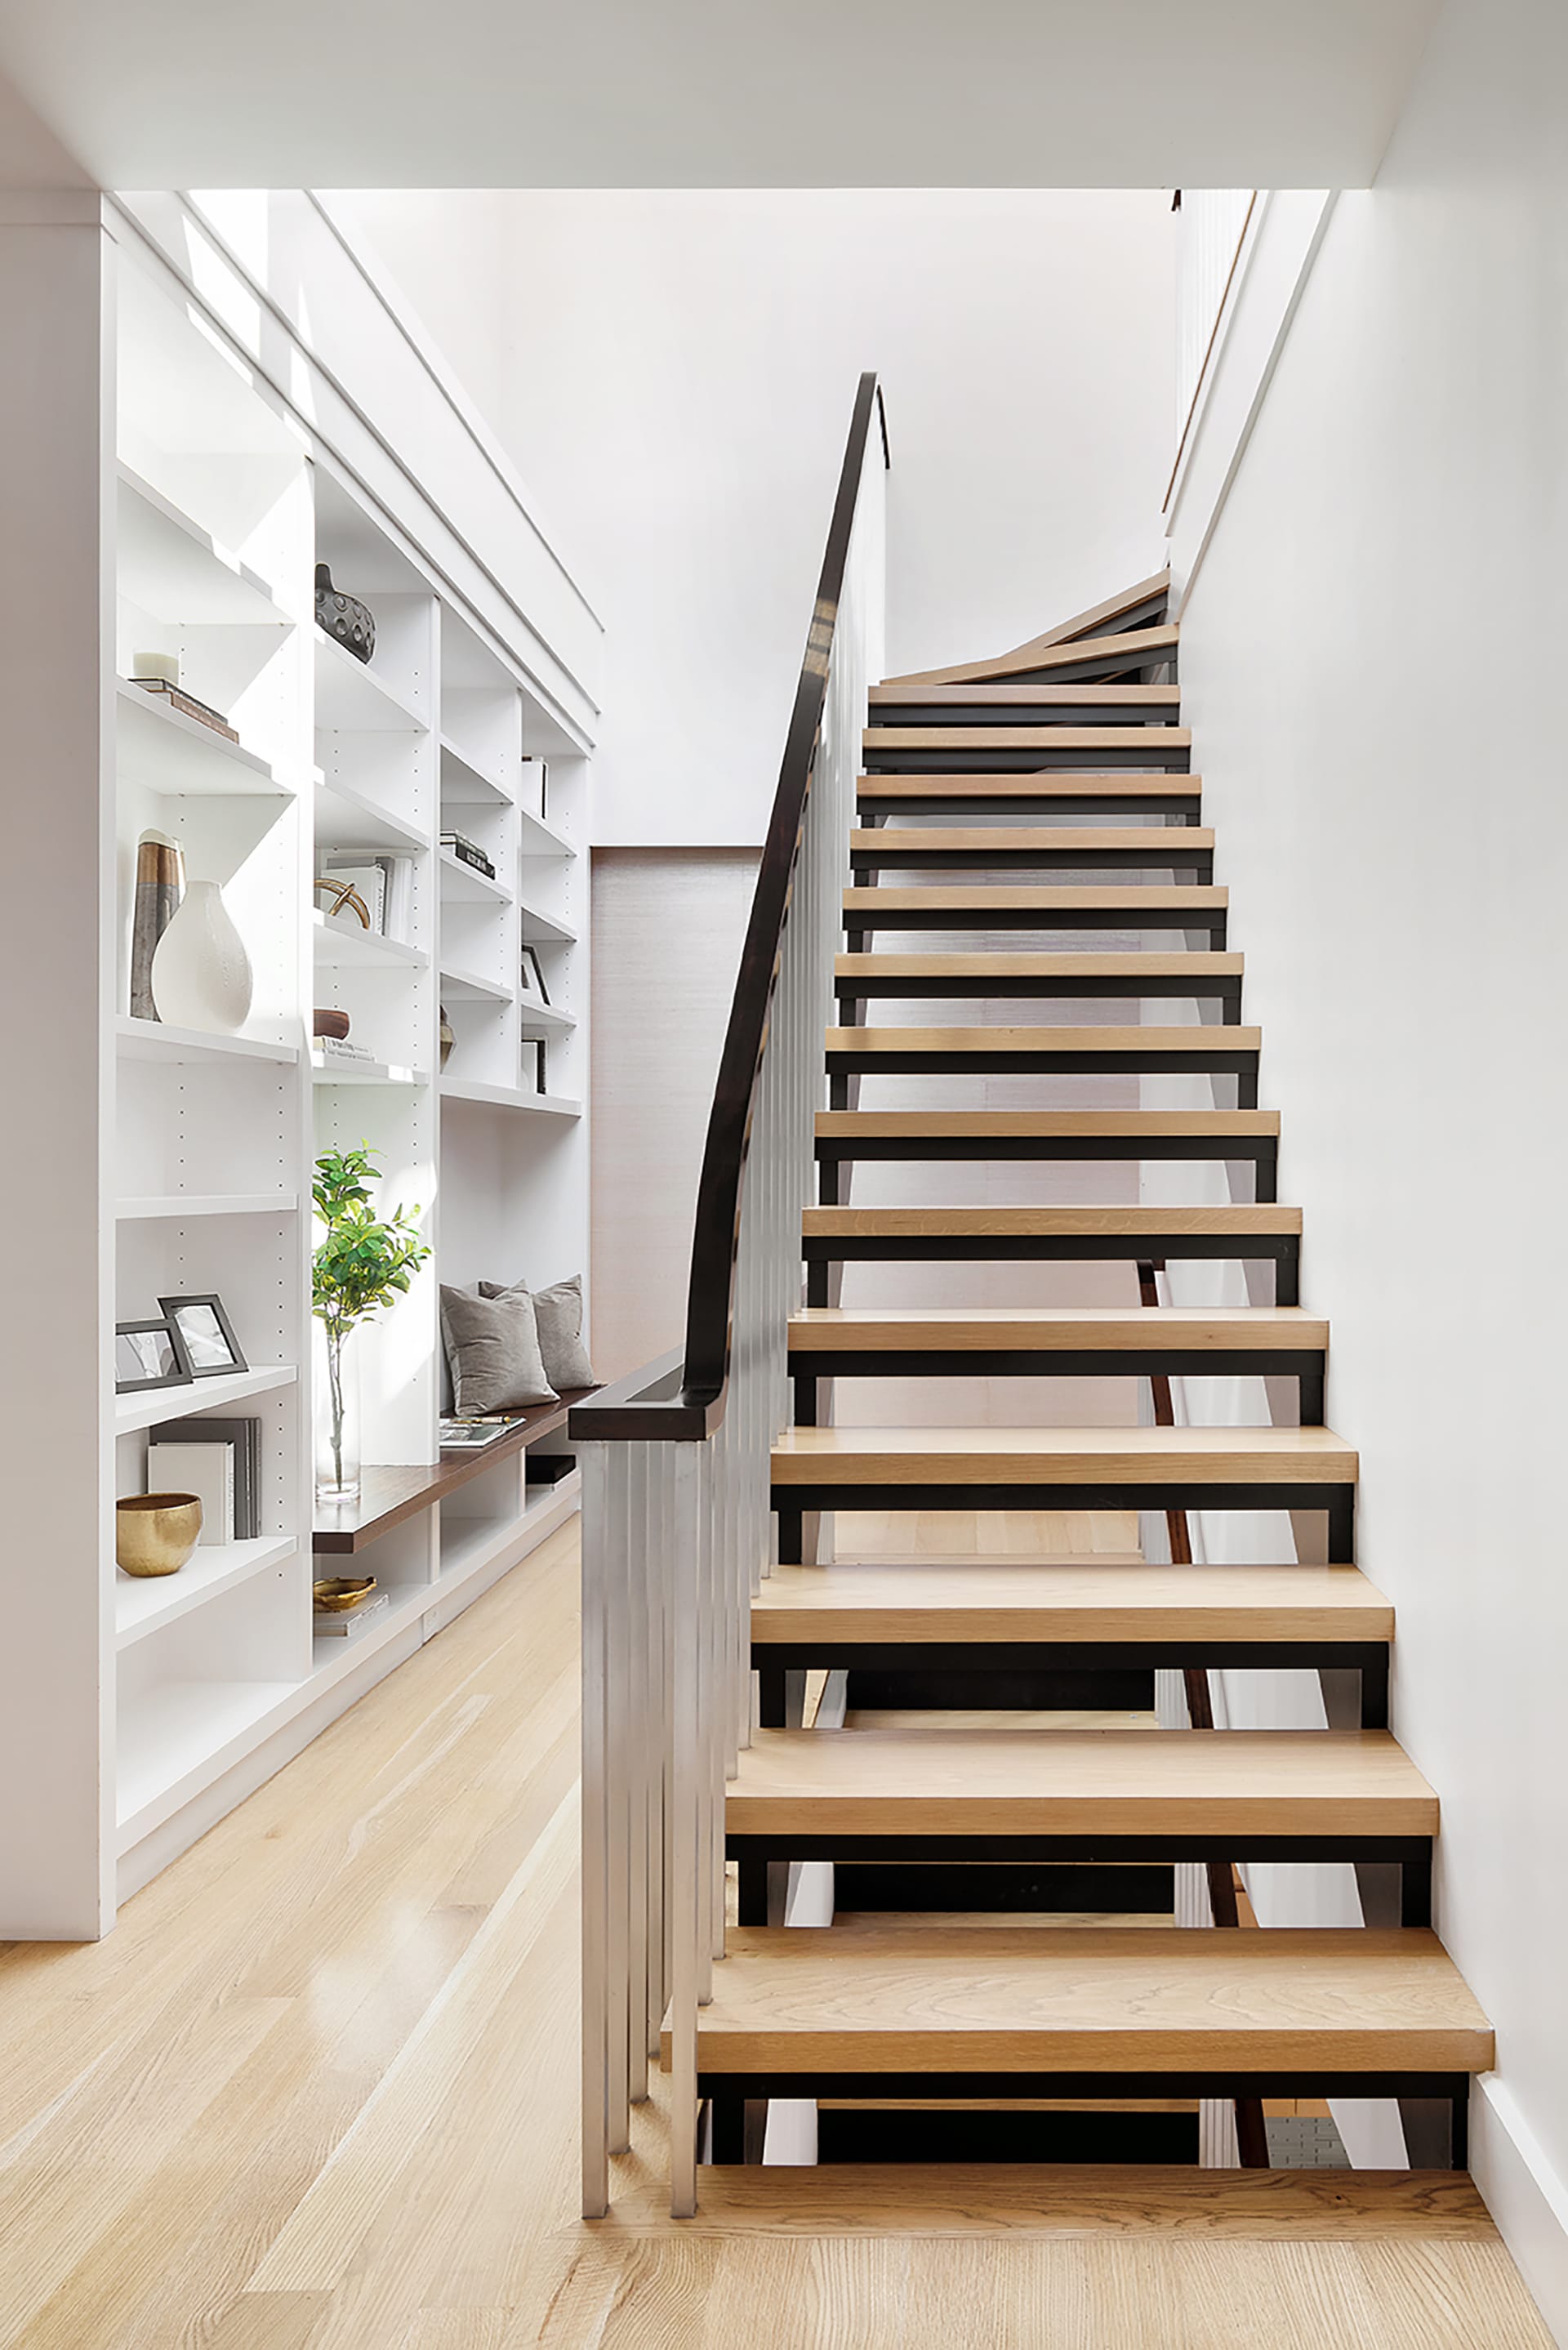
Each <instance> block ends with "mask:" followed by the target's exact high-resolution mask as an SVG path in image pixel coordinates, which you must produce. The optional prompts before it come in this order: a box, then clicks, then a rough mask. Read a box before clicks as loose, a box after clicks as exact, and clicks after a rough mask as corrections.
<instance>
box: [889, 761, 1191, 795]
mask: <svg viewBox="0 0 1568 2350" xmlns="http://www.w3.org/2000/svg"><path fill="white" fill-rule="evenodd" d="M856 788H857V792H858V793H859V795H860V797H861V798H862V799H863V800H899V799H970V800H983V799H1004V800H1064V799H1105V800H1116V799H1123V800H1125V799H1129V798H1131V799H1169V798H1170V797H1171V795H1173V794H1175V795H1178V796H1179V797H1180V798H1182V799H1197V798H1199V796H1200V795H1201V793H1202V789H1203V778H1202V776H1201V775H1191V774H1188V775H1139V774H1138V773H1137V770H1136V768H1135V769H1132V770H1129V771H1128V772H1127V774H1125V775H1106V773H1105V772H1104V771H1103V770H1101V771H1098V772H1096V770H1094V769H1088V770H1085V772H1084V773H1083V774H1081V775H1075V774H1074V773H1073V771H1072V770H1071V768H1067V767H1037V768H1036V769H1035V770H1034V772H1033V774H1032V775H1030V774H1018V773H1016V772H1013V773H1007V772H1005V771H1004V772H1003V773H1002V774H1000V775H975V774H974V773H973V772H972V770H971V769H970V768H967V767H964V768H960V769H959V770H958V771H957V772H956V773H955V774H953V775H936V774H933V773H931V772H930V771H929V770H928V769H926V768H917V769H916V770H915V771H914V772H913V773H911V774H909V775H889V774H886V773H880V772H879V773H877V774H876V775H862V776H861V777H860V778H859V780H858V783H857V786H856Z"/></svg>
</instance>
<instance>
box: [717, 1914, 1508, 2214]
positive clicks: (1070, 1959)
mask: <svg viewBox="0 0 1568 2350" xmlns="http://www.w3.org/2000/svg"><path fill="white" fill-rule="evenodd" d="M697 2030H698V2064H699V2067H700V2068H701V2071H703V2072H705V2073H710V2074H713V2073H735V2072H750V2073H790V2074H801V2073H809V2072H815V2073H825V2074H855V2073H877V2072H893V2073H929V2074H940V2073H951V2072H981V2071H984V2072H994V2073H1002V2072H1006V2073H1058V2074H1060V2073H1096V2072H1103V2071H1110V2070H1112V2069H1113V2068H1117V2067H1119V2068H1122V2069H1125V2070H1127V2071H1129V2072H1137V2073H1146V2074H1147V2073H1188V2074H1190V2073H1193V2072H1202V2071H1209V2072H1215V2073H1232V2072H1255V2073H1262V2074H1270V2073H1272V2074H1281V2073H1286V2072H1290V2071H1293V2070H1295V2071H1302V2070H1305V2071H1308V2072H1309V2073H1310V2072H1313V2071H1316V2072H1320V2073H1324V2072H1326V2073H1389V2072H1401V2071H1403V2072H1448V2073H1480V2072H1485V2071H1487V2070H1488V2069H1489V2068H1490V2065H1491V2064H1492V2062H1493V2056H1494V2049H1493V2038H1492V2033H1491V2028H1490V2025H1489V2023H1488V2022H1487V2020H1486V2017H1485V2015H1484V2014H1483V2013H1482V2012H1481V2009H1480V2006H1479V2004H1478V2002H1476V2000H1475V1998H1474V1997H1473V1995H1472V1994H1471V1992H1470V1991H1469V1989H1468V1988H1467V1987H1466V1985H1465V1983H1464V1981H1463V1980H1462V1979H1461V1977H1460V1976H1459V1972H1458V1970H1456V1968H1455V1967H1454V1966H1453V1964H1452V1962H1451V1960H1449V1956H1448V1954H1447V1952H1446V1951H1445V1950H1444V1949H1443V1946H1442V1944H1441V1943H1440V1942H1439V1941H1438V1938H1437V1936H1436V1935H1435V1934H1433V1933H1429V1932H1427V1931H1425V1930H1423V1929H1416V1928H1407V1929H1340V1928H1334V1927H1319V1928H1307V1929H1289V1928H1281V1927H1276V1928H1273V1929H1268V1930H1262V1929H1257V1928H1247V1927H1234V1928H1230V1929H1226V1928H1215V1927H1179V1926H1178V1927H1159V1926H1149V1927H1132V1928H1130V1929H1120V1928H1109V1929H1106V1930H1105V1931H1103V1932H1102V1931H1099V1930H1097V1929H1094V1928H1083V1927H1078V1928H1070V1929H1067V1930H1065V1931H1064V1932H1061V1933H1054V1932H1051V1931H1050V1930H1046V1931H1044V1932H1042V1931H1040V1930H1038V1929H1031V1928H1023V1929H994V1930H992V1931H990V1932H987V1933H983V1934H979V1933H974V1932H971V1931H969V1930H966V1929H942V1928H926V1929H920V1930H919V1931H918V1932H914V1933H907V1934H901V1933H899V1932H898V1931H897V1930H896V1929H888V1931H887V1932H886V1933H857V1934H855V1935H838V1934H836V1933H835V1932H834V1930H833V1929H832V1928H831V1927H826V1928H823V1927H793V1928H763V1927H752V1928H746V1929H741V1930H739V1931H737V1932H735V1933H733V1934H732V1936H731V1937H730V1950H729V1956H728V1957H727V1958H726V1959H725V1960H724V1961H723V1963H722V1965H720V1966H717V1967H715V1968H714V1970H713V1998H712V2002H711V2005H710V2006H707V2007H704V2008H702V2009H701V2011H700V2012H699V2017H698V2027H697ZM1206 2175H1207V2174H1205V2176H1206ZM943 2185H944V2190H945V2189H946V2181H945V2180H944V2182H943Z"/></svg>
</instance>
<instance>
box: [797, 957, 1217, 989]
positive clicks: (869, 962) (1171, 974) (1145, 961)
mask: <svg viewBox="0 0 1568 2350" xmlns="http://www.w3.org/2000/svg"><path fill="white" fill-rule="evenodd" d="M833 967H834V972H835V975H836V977H837V978H839V979H867V980H877V979H929V980H930V981H931V982H932V983H933V993H935V992H936V990H935V986H934V983H935V982H937V981H939V980H943V979H993V980H995V981H996V982H997V983H998V987H997V993H998V994H1005V993H1006V990H1005V988H1003V987H1002V985H1001V983H1002V981H1003V980H1009V979H1190V980H1191V981H1192V982H1193V983H1194V985H1195V986H1196V984H1197V983H1198V981H1199V980H1200V979H1240V978H1241V976H1242V972H1243V970H1244V968H1245V958H1244V957H1243V956H1241V955H1239V954H1216V953H1210V952H1208V951H1205V950H1204V949H1202V948H1192V949H1190V950H1189V951H1187V952H1185V953H1181V954H1096V953H1095V952H1094V951H1093V950H1092V949H1085V950H1083V951H1080V952H1078V953H1076V954H1000V953H999V954H991V953H979V954H841V955H838V956H836V957H835V960H834V966H833Z"/></svg>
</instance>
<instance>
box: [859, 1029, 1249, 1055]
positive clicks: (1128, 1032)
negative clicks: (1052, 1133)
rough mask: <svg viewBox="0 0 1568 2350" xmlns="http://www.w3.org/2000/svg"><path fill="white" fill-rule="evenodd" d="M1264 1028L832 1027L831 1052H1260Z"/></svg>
mask: <svg viewBox="0 0 1568 2350" xmlns="http://www.w3.org/2000/svg"><path fill="white" fill-rule="evenodd" d="M1262 1047H1263V1032H1262V1029H1261V1028H1242V1027H1231V1028H1219V1027H1214V1026H1212V1025H1210V1024H1208V1023H1205V1022H1197V1023H1192V1024H1188V1025H1186V1026H1183V1027H1177V1028H1162V1027H1157V1026H1156V1025H1155V1024H1154V1023H1153V1022H1152V1021H1150V1022H1147V1023H1143V1024H1139V1025H1138V1026H1137V1027H1136V1028H1109V1027H1104V1026H1102V1025H1101V1024H1099V1023H1098V1022H1097V1021H1085V1022H1084V1023H1083V1024H1081V1025H1079V1026H1075V1027H1071V1028H1048V1027H1045V1026H1044V1025H1041V1026H1039V1027H1034V1026H1030V1027H1002V1026H1001V1025H1000V1024H998V1025H997V1026H994V1027H985V1028H860V1027H857V1028H830V1029H829V1030H828V1032H827V1049H828V1051H829V1052H830V1053H864V1054H874V1053H1139V1052H1143V1053H1213V1052H1225V1053H1259V1052H1262Z"/></svg>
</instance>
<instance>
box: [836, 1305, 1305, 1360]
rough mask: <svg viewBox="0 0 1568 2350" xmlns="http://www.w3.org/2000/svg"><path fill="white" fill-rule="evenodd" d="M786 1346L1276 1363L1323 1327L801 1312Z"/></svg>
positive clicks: (951, 1311) (972, 1312) (1178, 1308)
mask: <svg viewBox="0 0 1568 2350" xmlns="http://www.w3.org/2000/svg"><path fill="white" fill-rule="evenodd" d="M789 1344H790V1346H791V1347H792V1348H794V1349H795V1350H796V1351H799V1352H802V1353H805V1352H810V1353H814V1354H819V1353H829V1352H832V1351H835V1350H842V1351H845V1352H852V1351H858V1350H861V1349H877V1348H882V1347H890V1348H902V1349H909V1348H913V1347H933V1348H939V1349H941V1350H943V1351H946V1350H948V1349H951V1350H953V1351H955V1352H960V1353H961V1352H964V1351H966V1350H971V1349H972V1350H977V1351H992V1352H996V1353H1002V1352H1003V1351H1005V1350H1009V1349H1011V1350H1012V1351H1014V1352H1024V1351H1026V1350H1028V1349H1029V1348H1031V1347H1038V1348H1040V1349H1041V1350H1042V1351H1048V1350H1049V1349H1051V1348H1053V1347H1056V1348H1060V1349H1061V1350H1063V1351H1064V1352H1072V1353H1078V1354H1091V1353H1093V1352H1094V1351H1095V1350H1096V1348H1103V1349H1105V1350H1106V1352H1108V1353H1121V1352H1127V1351H1132V1350H1138V1351H1147V1349H1149V1348H1151V1347H1170V1348H1172V1349H1173V1350H1176V1349H1180V1350H1182V1351H1185V1352H1187V1353H1196V1352H1198V1351H1199V1350H1200V1349H1201V1350H1203V1351H1205V1352H1221V1351H1222V1352H1226V1353H1240V1352H1241V1351H1243V1350H1247V1349H1251V1350H1255V1351H1257V1352H1260V1353H1262V1352H1269V1353H1279V1352H1282V1351H1283V1350H1286V1349H1300V1350H1301V1351H1302V1352H1303V1354H1321V1353H1323V1352H1324V1350H1325V1349H1326V1347H1327V1346H1328V1324H1327V1322H1326V1321H1325V1320H1324V1317H1323V1316H1322V1315H1316V1314H1309V1313H1307V1312H1306V1310H1305V1309H1304V1307H1303V1306H1300V1305H1250V1306H1246V1307H1242V1308H1232V1309H1231V1310H1230V1311H1228V1312H1220V1311H1216V1310H1215V1309H1213V1308H1211V1307H1209V1306H1204V1305H1156V1306H1144V1307H1141V1308H1140V1307H1137V1306H1134V1307H1132V1308H1131V1309H1130V1310H1127V1311H1124V1310H1123V1309H1122V1308H1121V1307H1119V1306H1115V1305H1090V1306H1062V1305H1038V1306H1028V1307H1025V1308H1023V1309H1022V1310H1017V1309H1014V1310H1009V1309H1007V1308H1005V1307H996V1308H990V1309H982V1310H979V1311H977V1310H976V1309H975V1308H973V1307H971V1306H963V1305H946V1306H920V1305H893V1306H845V1305H804V1306H801V1307H799V1308H798V1309H797V1311H796V1312H795V1313H794V1314H792V1315H790V1319H789Z"/></svg>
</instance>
